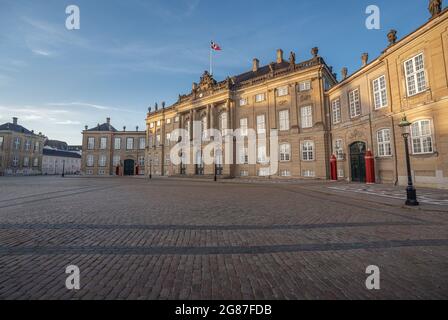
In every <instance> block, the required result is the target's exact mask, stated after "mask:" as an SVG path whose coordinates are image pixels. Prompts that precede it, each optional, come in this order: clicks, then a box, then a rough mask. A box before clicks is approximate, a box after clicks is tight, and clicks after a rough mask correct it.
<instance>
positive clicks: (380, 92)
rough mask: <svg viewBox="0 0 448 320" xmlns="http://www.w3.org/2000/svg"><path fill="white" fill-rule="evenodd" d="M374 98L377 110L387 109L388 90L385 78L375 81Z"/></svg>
mask: <svg viewBox="0 0 448 320" xmlns="http://www.w3.org/2000/svg"><path fill="white" fill-rule="evenodd" d="M373 97H374V103H375V109H381V108H384V107H387V90H386V77H385V76H381V77H379V78H378V79H375V80H373Z"/></svg>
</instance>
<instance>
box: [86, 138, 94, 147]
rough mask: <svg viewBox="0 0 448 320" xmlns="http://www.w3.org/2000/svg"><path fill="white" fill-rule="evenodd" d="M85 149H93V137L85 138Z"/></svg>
mask: <svg viewBox="0 0 448 320" xmlns="http://www.w3.org/2000/svg"><path fill="white" fill-rule="evenodd" d="M87 149H88V150H93V149H95V138H93V137H89V138H87Z"/></svg>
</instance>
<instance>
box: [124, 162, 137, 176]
mask: <svg viewBox="0 0 448 320" xmlns="http://www.w3.org/2000/svg"><path fill="white" fill-rule="evenodd" d="M134 165H135V161H134V160H130V159H128V160H125V161H124V175H125V176H133V175H134Z"/></svg>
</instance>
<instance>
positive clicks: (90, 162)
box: [87, 154, 94, 167]
mask: <svg viewBox="0 0 448 320" xmlns="http://www.w3.org/2000/svg"><path fill="white" fill-rule="evenodd" d="M93 162H94V159H93V155H91V154H89V155H87V166H88V167H93Z"/></svg>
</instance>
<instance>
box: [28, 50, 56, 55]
mask: <svg viewBox="0 0 448 320" xmlns="http://www.w3.org/2000/svg"><path fill="white" fill-rule="evenodd" d="M31 51H33V53H35V54H37V55H39V56H45V57H49V56H51V55H52V53H51V52H48V51H45V50H39V49H32V50H31Z"/></svg>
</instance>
